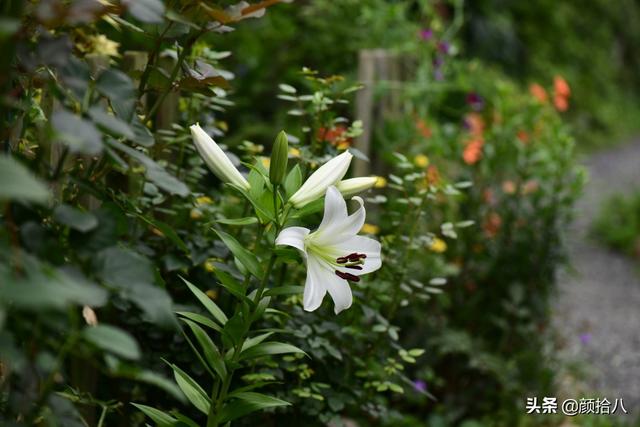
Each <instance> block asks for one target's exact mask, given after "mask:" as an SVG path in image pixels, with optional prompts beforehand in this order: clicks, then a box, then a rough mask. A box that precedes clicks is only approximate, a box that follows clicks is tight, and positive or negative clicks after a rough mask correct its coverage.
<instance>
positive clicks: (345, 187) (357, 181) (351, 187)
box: [336, 176, 378, 197]
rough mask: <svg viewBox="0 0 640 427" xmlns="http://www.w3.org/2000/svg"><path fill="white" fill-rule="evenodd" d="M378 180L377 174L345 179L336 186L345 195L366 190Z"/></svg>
mask: <svg viewBox="0 0 640 427" xmlns="http://www.w3.org/2000/svg"><path fill="white" fill-rule="evenodd" d="M376 182H378V177H377V176H367V177H361V178H351V179H345V180H342V181H340V182H338V183H337V184H336V188H337V189H338V191H340V193H342V195H343V196H344V197H347V196H351V195H353V194H358V193H361V192H363V191H366V190H368V189H370V188H372V187H373V186H375V185H376Z"/></svg>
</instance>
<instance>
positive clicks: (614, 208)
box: [592, 191, 640, 258]
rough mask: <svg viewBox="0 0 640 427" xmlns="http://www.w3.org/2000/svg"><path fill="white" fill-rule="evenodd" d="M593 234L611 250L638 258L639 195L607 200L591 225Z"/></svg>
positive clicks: (621, 196)
mask: <svg viewBox="0 0 640 427" xmlns="http://www.w3.org/2000/svg"><path fill="white" fill-rule="evenodd" d="M592 227H593V234H594V235H595V236H596V237H597V238H598V239H599V240H600V241H602V242H603V243H604V244H606V245H607V246H609V247H611V248H612V249H615V250H618V251H621V252H623V253H625V254H627V255H631V256H633V257H636V258H638V257H640V193H639V192H637V191H636V192H635V193H632V194H631V195H628V196H625V195H622V194H616V195H613V196H611V197H610V198H609V199H607V200H606V201H605V202H604V203H603V204H602V207H601V209H600V214H599V215H598V218H597V219H596V221H595V222H594V224H593V225H592Z"/></svg>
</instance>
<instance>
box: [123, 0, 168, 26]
mask: <svg viewBox="0 0 640 427" xmlns="http://www.w3.org/2000/svg"><path fill="white" fill-rule="evenodd" d="M122 4H124V5H125V6H126V7H127V8H128V9H129V13H130V14H131V15H133V17H134V18H136V19H137V20H138V21H141V22H144V23H147V24H159V23H161V22H162V21H163V17H164V4H163V3H162V2H161V1H160V0H123V1H122Z"/></svg>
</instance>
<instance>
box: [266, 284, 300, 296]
mask: <svg viewBox="0 0 640 427" xmlns="http://www.w3.org/2000/svg"><path fill="white" fill-rule="evenodd" d="M303 292H304V286H293V285H290V286H278V287H277V288H271V289H269V290H267V292H266V293H265V295H266V296H270V297H272V296H276V295H299V294H301V293H303Z"/></svg>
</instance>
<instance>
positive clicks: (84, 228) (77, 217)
mask: <svg viewBox="0 0 640 427" xmlns="http://www.w3.org/2000/svg"><path fill="white" fill-rule="evenodd" d="M53 219H55V220H56V221H57V222H59V223H60V224H64V225H66V226H68V227H70V228H73V229H74V230H78V231H80V232H82V233H86V232H88V231H91V230H93V229H94V228H96V227H97V226H98V218H96V217H95V215H93V214H92V213H89V212H84V211H81V210H80V209H77V208H74V207H73V206H69V205H65V204H62V205H58V206H56V208H55V209H54V210H53Z"/></svg>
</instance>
